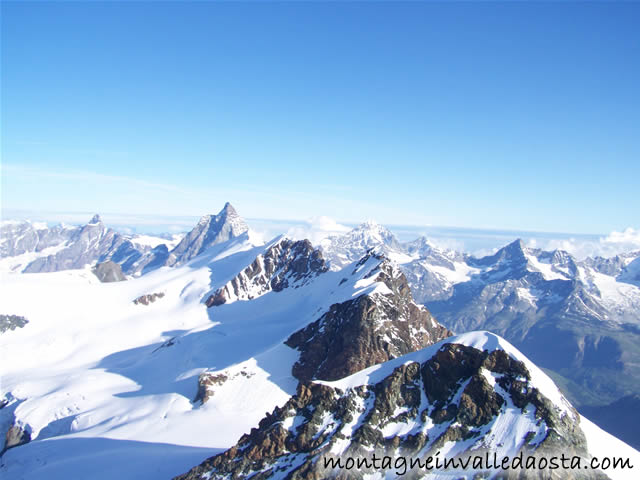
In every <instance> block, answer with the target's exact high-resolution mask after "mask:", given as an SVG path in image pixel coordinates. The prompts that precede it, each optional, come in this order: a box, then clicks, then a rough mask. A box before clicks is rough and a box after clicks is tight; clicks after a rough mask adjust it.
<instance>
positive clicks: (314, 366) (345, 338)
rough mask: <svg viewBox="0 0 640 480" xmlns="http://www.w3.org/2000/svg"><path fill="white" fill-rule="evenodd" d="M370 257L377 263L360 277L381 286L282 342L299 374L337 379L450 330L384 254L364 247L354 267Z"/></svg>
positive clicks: (425, 343)
mask: <svg viewBox="0 0 640 480" xmlns="http://www.w3.org/2000/svg"><path fill="white" fill-rule="evenodd" d="M370 260H374V261H377V262H379V263H378V265H377V266H376V267H375V268H374V269H372V270H371V271H370V272H369V273H368V274H367V275H366V276H365V277H364V279H363V280H364V281H365V282H367V281H369V282H372V283H373V282H377V283H380V284H382V285H384V286H385V287H386V289H385V290H382V291H381V292H379V293H374V294H372V295H362V296H359V297H357V298H355V299H353V300H349V301H346V302H343V303H339V304H334V305H332V306H331V308H330V309H329V311H328V312H326V313H325V314H324V315H323V316H322V317H321V318H320V319H318V320H317V321H315V322H313V323H311V324H309V325H308V326H307V327H305V328H304V329H302V330H300V331H298V332H296V333H294V334H293V335H291V336H290V337H289V339H288V340H287V341H286V342H285V343H286V344H287V345H288V346H290V347H292V348H295V349H297V350H299V351H300V359H299V361H298V362H297V363H296V364H295V365H294V367H293V374H294V376H295V377H297V378H298V379H300V380H305V381H306V380H311V379H322V380H336V379H338V378H342V377H345V376H347V375H350V374H352V373H354V372H357V371H358V370H361V369H363V368H365V367H368V366H370V365H373V364H376V363H382V362H385V361H387V360H389V359H391V358H395V357H399V356H400V355H404V354H406V353H409V352H413V351H416V350H419V349H421V348H424V347H426V346H428V345H431V344H433V343H435V342H437V341H439V340H441V339H443V338H445V337H447V336H449V335H451V332H449V331H448V330H447V329H446V328H444V327H443V326H442V325H440V324H439V323H437V322H436V321H435V319H434V318H433V317H432V316H431V314H430V313H429V312H428V310H427V309H426V308H424V307H422V306H419V305H417V304H416V303H415V302H414V301H413V298H412V296H411V290H410V289H409V285H408V284H407V280H406V278H405V276H404V275H403V274H402V272H400V271H399V270H398V269H397V267H394V266H393V265H392V263H391V262H389V261H388V260H387V259H385V258H384V257H382V256H379V255H376V254H374V253H369V255H367V256H365V257H364V258H362V260H360V262H358V263H357V264H356V266H355V269H356V270H357V269H358V268H361V267H363V266H364V265H365V264H366V263H367V262H369V261H370Z"/></svg>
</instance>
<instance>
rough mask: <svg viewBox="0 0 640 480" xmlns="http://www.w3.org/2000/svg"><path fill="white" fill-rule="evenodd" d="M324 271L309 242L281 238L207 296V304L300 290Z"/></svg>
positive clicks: (323, 264) (320, 257) (322, 262)
mask: <svg viewBox="0 0 640 480" xmlns="http://www.w3.org/2000/svg"><path fill="white" fill-rule="evenodd" d="M326 271H327V266H326V264H325V262H324V259H323V258H322V254H321V253H320V251H319V250H316V249H314V248H313V246H312V245H311V242H309V241H308V240H299V241H294V240H290V239H288V238H282V239H280V240H278V241H277V242H275V243H274V244H273V245H272V246H271V247H269V248H268V249H267V250H266V252H265V253H264V254H261V255H258V257H257V258H256V259H255V260H254V261H253V262H252V263H251V265H249V266H248V267H246V268H245V269H244V270H243V271H242V272H240V273H239V274H238V275H237V276H236V277H234V278H233V279H232V280H230V281H229V282H228V283H227V284H226V285H224V286H223V287H222V288H220V289H218V290H217V291H216V292H215V293H213V294H212V295H210V296H209V298H208V299H207V301H206V304H207V306H208V307H215V306H218V305H222V304H224V303H228V302H233V301H236V300H251V299H254V298H257V297H259V296H261V295H264V294H265V293H267V292H270V291H274V292H279V291H282V290H283V289H285V288H299V287H301V286H303V285H306V284H307V283H308V282H310V281H311V280H313V279H314V278H315V277H317V276H318V275H320V274H321V273H324V272H326Z"/></svg>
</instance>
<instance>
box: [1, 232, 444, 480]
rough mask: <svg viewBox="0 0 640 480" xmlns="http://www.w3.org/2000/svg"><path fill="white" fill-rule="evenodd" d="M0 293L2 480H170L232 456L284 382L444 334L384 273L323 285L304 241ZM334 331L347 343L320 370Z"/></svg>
mask: <svg viewBox="0 0 640 480" xmlns="http://www.w3.org/2000/svg"><path fill="white" fill-rule="evenodd" d="M258 266H259V267H260V268H257V267H258ZM239 278H243V279H245V281H240V280H238V279H239ZM252 280H255V283H252ZM2 283H3V290H4V292H3V293H6V296H7V300H6V301H4V300H3V305H2V308H3V310H6V311H7V313H8V314H11V315H20V316H22V317H23V318H25V319H26V320H27V321H28V323H26V324H25V325H24V326H22V328H15V329H13V330H7V331H5V332H4V333H3V334H2V336H1V337H0V350H1V351H2V352H3V362H2V363H1V365H0V375H2V379H3V382H2V392H1V393H2V397H0V398H2V399H3V400H2V405H3V407H2V408H0V427H1V428H2V430H3V432H9V435H8V436H7V437H6V443H5V447H10V448H8V449H7V450H6V451H5V452H4V454H3V456H2V466H1V467H0V473H1V474H3V475H6V476H7V478H16V479H18V478H29V479H34V478H35V479H37V478H57V477H58V476H65V475H66V476H69V475H73V476H74V477H78V478H114V477H121V478H170V477H171V476H174V475H177V474H179V473H181V472H183V471H186V470H188V469H189V468H190V467H191V466H193V465H195V464H197V463H199V462H201V461H202V460H204V459H205V458H206V457H208V456H210V455H211V452H212V451H216V449H218V450H219V449H225V448H228V447H230V446H232V445H233V443H234V442H236V441H237V439H238V438H239V437H240V436H241V435H242V434H243V433H246V432H248V431H249V430H250V429H251V428H252V427H254V426H256V425H257V423H258V421H259V420H260V418H261V417H262V416H263V414H264V412H265V411H270V410H272V409H273V408H275V407H276V406H278V405H282V404H284V403H286V401H287V400H288V399H289V398H290V397H291V396H292V395H294V394H295V390H296V386H297V384H298V381H299V380H298V378H297V377H300V378H302V377H303V376H305V375H311V376H312V377H315V376H319V377H322V376H323V375H324V374H325V373H324V372H329V373H328V375H329V377H331V375H332V372H333V374H335V372H337V371H344V372H345V374H350V373H354V372H355V371H357V370H358V369H360V368H365V367H368V366H370V365H372V364H374V363H375V362H377V361H386V360H389V359H392V358H395V357H397V356H398V355H402V354H405V353H408V352H410V351H413V350H415V349H419V348H423V347H425V346H427V345H430V344H432V343H433V342H436V341H438V340H440V339H441V338H444V337H446V336H447V335H449V332H448V331H447V330H446V329H445V328H443V327H442V326H440V325H439V324H437V322H436V321H435V320H434V319H433V318H432V317H431V315H430V314H429V313H428V312H427V310H426V309H425V308H424V307H422V306H419V305H417V304H415V303H414V302H413V301H412V300H411V297H410V291H409V290H408V287H407V284H406V280H404V277H403V275H402V273H401V272H400V271H399V270H398V269H397V267H395V266H394V264H393V262H390V261H389V260H387V259H384V258H383V257H379V256H374V255H370V256H368V257H365V258H364V259H362V260H361V261H360V262H356V263H354V264H353V265H351V266H350V268H348V269H346V270H344V271H340V272H332V271H329V270H328V268H327V267H326V265H325V263H324V259H323V258H322V256H321V254H320V253H319V252H318V251H317V250H315V249H313V248H312V247H311V246H310V244H309V243H308V242H306V241H297V242H296V241H292V240H290V239H287V238H277V239H275V240H274V241H272V242H270V243H268V244H266V245H263V244H261V242H260V241H259V240H256V238H254V237H253V236H252V233H251V232H250V231H246V232H244V233H242V234H241V235H239V236H238V237H236V238H232V239H230V240H227V241H226V242H223V243H219V244H216V245H213V246H212V247H210V248H209V249H207V250H206V251H205V252H204V253H202V254H200V255H198V256H196V257H194V258H193V259H192V260H190V261H188V262H187V263H186V264H185V265H183V266H179V267H175V268H166V267H165V268H159V269H157V270H155V271H153V272H150V273H148V274H146V275H143V276H141V277H139V278H134V279H131V280H129V281H127V282H114V283H101V282H99V280H98V279H97V278H96V277H95V276H94V275H93V273H92V272H91V270H90V269H89V268H86V269H84V270H68V271H61V272H53V273H37V274H31V275H21V274H16V273H4V274H3V278H2ZM230 285H235V286H237V288H236V289H235V290H233V289H228V288H227V289H226V290H225V288H226V287H228V286H230ZM267 285H268V288H259V289H258V290H256V288H255V287H256V286H267ZM227 291H234V296H233V297H229V298H227V297H224V296H222V295H218V297H219V298H224V299H225V301H224V302H207V300H208V299H210V298H212V296H213V297H216V295H217V293H219V292H227ZM31 298H37V299H38V301H37V302H33V301H30V300H29V299H31ZM207 303H209V305H210V306H209V307H208V306H207ZM365 306H366V308H364V309H363V307H365ZM336 311H339V312H341V315H340V317H339V318H337V317H336V315H335V312H336ZM338 320H339V321H338ZM340 321H341V322H344V323H345V324H346V325H350V327H349V328H350V330H349V331H351V332H352V334H351V337H350V338H351V339H352V341H351V342H350V343H349V344H348V345H347V346H348V347H349V348H345V349H344V351H343V352H342V357H341V359H342V361H341V362H340V364H339V365H335V366H334V367H333V368H331V369H330V368H328V365H330V363H331V361H332V360H333V355H334V353H335V345H337V344H338V343H339V341H340V340H341V339H342V337H341V333H342V331H341V330H340V328H339V327H340ZM392 323H397V324H398V325H399V328H392V327H393V325H392ZM310 326H311V327H310ZM317 326H319V327H320V328H317ZM325 329H326V330H325ZM329 331H332V332H334V334H333V337H329V336H327V335H326V333H327V332H329ZM346 331H347V329H345V332H346ZM302 338H308V339H309V341H308V342H305V344H304V345H303V344H301V343H300V341H299V340H300V339H302ZM340 369H341V370H340ZM0 448H2V447H0ZM204 449H206V450H204ZM135 459H137V462H138V465H139V466H137V467H136V461H135ZM149 465H153V467H152V468H150V467H149Z"/></svg>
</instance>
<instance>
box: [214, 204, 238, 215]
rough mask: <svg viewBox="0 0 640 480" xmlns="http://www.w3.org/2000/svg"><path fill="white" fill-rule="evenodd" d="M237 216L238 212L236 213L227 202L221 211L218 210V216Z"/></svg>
mask: <svg viewBox="0 0 640 480" xmlns="http://www.w3.org/2000/svg"><path fill="white" fill-rule="evenodd" d="M222 214H225V215H238V212H236V209H235V208H233V205H231V204H230V203H229V202H227V203H225V204H224V207H222V210H220V213H219V214H218V215H222Z"/></svg>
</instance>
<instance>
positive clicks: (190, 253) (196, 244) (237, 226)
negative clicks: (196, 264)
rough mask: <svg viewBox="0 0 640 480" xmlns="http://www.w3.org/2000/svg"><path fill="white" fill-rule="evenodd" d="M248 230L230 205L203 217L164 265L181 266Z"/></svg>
mask: <svg viewBox="0 0 640 480" xmlns="http://www.w3.org/2000/svg"><path fill="white" fill-rule="evenodd" d="M247 230H249V227H248V226H247V224H246V222H245V221H244V220H243V219H242V217H240V216H239V215H238V213H237V212H236V210H235V209H234V208H233V206H231V204H230V203H228V202H227V203H226V204H225V206H224V207H223V209H222V210H221V211H220V212H219V213H218V214H217V215H205V216H204V217H202V218H201V219H200V221H199V222H198V224H197V225H196V226H195V227H194V228H193V230H191V231H190V232H189V233H188V234H186V235H185V236H184V238H183V239H182V240H181V241H180V243H178V245H177V246H176V247H175V248H174V249H173V250H172V251H171V253H170V255H169V258H168V259H167V262H166V264H167V265H168V266H175V265H182V264H184V263H186V262H187V261H189V260H190V259H192V258H194V257H196V256H198V255H200V254H201V253H202V252H204V251H205V250H207V249H208V248H209V247H211V246H213V245H217V244H219V243H223V242H226V241H228V240H230V239H232V238H235V237H238V236H239V235H241V234H242V233H244V232H246V231H247Z"/></svg>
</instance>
